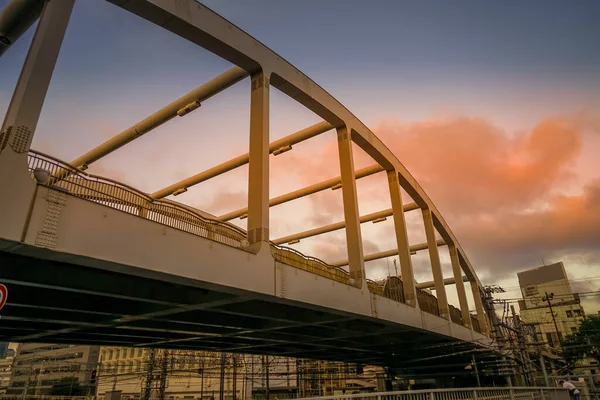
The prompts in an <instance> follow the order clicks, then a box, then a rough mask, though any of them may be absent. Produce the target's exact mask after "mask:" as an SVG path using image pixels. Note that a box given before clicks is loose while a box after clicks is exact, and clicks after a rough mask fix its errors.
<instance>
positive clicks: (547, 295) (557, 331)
mask: <svg viewBox="0 0 600 400" xmlns="http://www.w3.org/2000/svg"><path fill="white" fill-rule="evenodd" d="M544 293H545V296H544V297H543V298H542V301H546V302H548V307H549V308H550V315H552V322H554V329H555V330H556V337H557V338H558V342H559V344H560V345H561V346H562V335H561V334H560V331H559V330H558V325H557V324H556V317H555V316H554V310H553V309H552V301H551V300H552V299H554V293H550V294H548V292H544Z"/></svg>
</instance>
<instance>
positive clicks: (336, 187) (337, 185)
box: [331, 183, 342, 190]
mask: <svg viewBox="0 0 600 400" xmlns="http://www.w3.org/2000/svg"><path fill="white" fill-rule="evenodd" d="M341 187H342V184H341V183H336V184H335V185H333V186H332V187H331V190H338V189H340V188H341Z"/></svg>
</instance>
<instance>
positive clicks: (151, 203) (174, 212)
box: [29, 150, 246, 249]
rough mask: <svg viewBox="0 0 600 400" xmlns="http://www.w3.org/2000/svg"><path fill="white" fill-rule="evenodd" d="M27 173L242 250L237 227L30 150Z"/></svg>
mask: <svg viewBox="0 0 600 400" xmlns="http://www.w3.org/2000/svg"><path fill="white" fill-rule="evenodd" d="M29 171H30V172H31V173H32V176H33V175H34V174H35V173H36V171H37V173H40V172H42V173H43V171H47V173H49V176H48V177H47V178H48V179H47V181H46V182H39V184H41V185H44V186H47V187H49V188H51V189H56V190H60V191H62V192H65V193H67V194H69V195H72V196H75V197H78V198H81V199H85V200H89V201H93V202H95V203H98V204H102V205H104V206H107V207H110V208H114V209H116V210H119V211H123V212H126V213H128V214H133V215H136V216H139V217H142V218H145V219H148V220H150V221H153V222H157V223H159V224H162V225H166V226H169V227H171V228H175V229H179V230H181V231H184V232H188V233H191V234H194V235H197V236H201V237H204V238H207V239H210V240H214V241H216V242H219V243H222V244H226V245H228V246H232V247H236V248H240V249H242V248H243V247H244V246H243V242H244V241H245V240H246V233H245V231H244V230H243V229H241V228H238V227H236V226H234V225H230V224H227V223H224V222H221V221H217V220H215V219H210V218H208V217H206V216H204V215H201V214H200V213H198V212H194V211H193V210H190V209H189V208H187V207H185V206H183V205H179V204H177V203H174V202H171V201H168V200H153V199H151V198H150V197H149V196H148V195H147V194H145V193H142V192H140V191H138V190H137V189H134V188H132V187H130V186H127V185H125V184H123V183H120V182H116V181H113V180H111V179H108V178H104V177H100V176H96V175H92V174H87V173H85V172H82V171H80V170H79V169H77V168H75V167H73V166H71V165H69V164H67V163H65V162H64V161H61V160H58V159H56V158H54V157H52V156H49V155H46V154H43V153H40V152H37V151H33V150H30V152H29Z"/></svg>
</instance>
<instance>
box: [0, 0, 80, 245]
mask: <svg viewBox="0 0 600 400" xmlns="http://www.w3.org/2000/svg"><path fill="white" fill-rule="evenodd" d="M73 4H74V0H60V1H47V2H46V4H45V5H44V8H43V10H42V15H41V17H40V21H39V23H38V25H37V28H36V31H35V35H34V37H33V40H32V41H31V45H30V46H29V51H28V53H27V57H26V58H25V62H24V64H23V68H22V69H21V75H20V76H19V80H18V81H17V86H16V88H15V91H14V92H13V95H12V99H11V101H10V105H9V107H8V111H7V112H6V117H5V118H4V122H3V124H2V129H0V186H1V187H2V189H3V191H4V193H7V194H8V193H9V194H10V195H6V196H2V198H1V199H0V221H2V224H0V237H3V238H6V239H12V240H21V236H22V235H23V232H24V229H25V225H26V224H27V219H28V214H29V210H30V205H31V204H32V198H33V196H34V192H35V187H36V186H35V182H34V181H33V180H32V179H31V177H30V174H29V173H28V170H27V154H28V151H29V148H30V146H31V142H32V140H33V134H34V132H35V129H36V126H37V123H38V120H39V117H40V113H41V111H42V106H43V104H44V100H45V98H46V93H47V91H48V87H49V85H50V80H51V78H52V73H53V72H54V66H55V65H56V59H57V58H58V53H59V51H60V47H61V45H62V41H63V38H64V35H65V31H66V29H67V24H68V22H69V18H70V16H71V11H72V9H73ZM5 57H6V56H5Z"/></svg>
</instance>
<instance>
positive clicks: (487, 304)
mask: <svg viewBox="0 0 600 400" xmlns="http://www.w3.org/2000/svg"><path fill="white" fill-rule="evenodd" d="M483 291H484V294H485V296H484V299H483V300H484V301H483V306H484V308H485V311H486V312H487V314H488V317H489V319H490V322H491V324H492V326H491V328H492V329H491V331H492V334H493V339H494V340H495V341H496V343H498V349H499V350H502V345H501V343H502V341H503V339H504V338H503V337H502V333H501V332H500V329H499V328H500V321H499V320H498V315H496V309H495V308H494V297H493V296H492V294H493V293H505V292H506V290H504V289H503V288H501V287H500V286H495V285H494V286H485V287H484V288H483ZM502 361H504V362H506V357H504V356H503V357H502ZM506 383H507V384H508V386H512V385H513V383H512V377H511V376H510V375H507V376H506Z"/></svg>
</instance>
